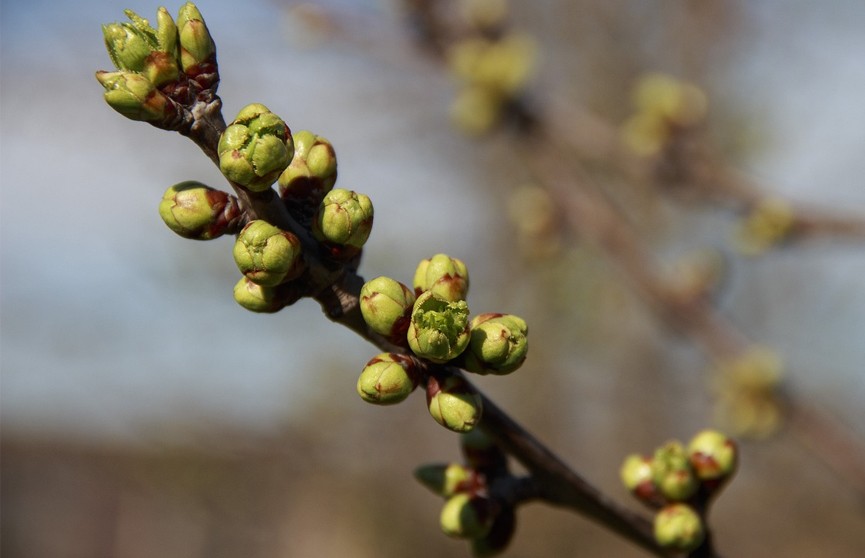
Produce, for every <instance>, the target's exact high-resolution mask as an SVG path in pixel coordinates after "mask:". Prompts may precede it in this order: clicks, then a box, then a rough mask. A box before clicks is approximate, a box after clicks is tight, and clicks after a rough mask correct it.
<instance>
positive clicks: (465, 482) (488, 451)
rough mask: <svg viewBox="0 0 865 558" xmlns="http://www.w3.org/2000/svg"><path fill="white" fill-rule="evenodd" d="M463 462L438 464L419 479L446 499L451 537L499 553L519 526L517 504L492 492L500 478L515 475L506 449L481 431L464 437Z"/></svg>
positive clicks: (422, 470) (443, 519)
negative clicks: (516, 512) (511, 469)
mask: <svg viewBox="0 0 865 558" xmlns="http://www.w3.org/2000/svg"><path fill="white" fill-rule="evenodd" d="M460 446H461V449H462V453H463V456H464V462H463V463H436V464H429V465H423V466H421V467H418V468H417V469H416V470H415V477H416V478H417V479H418V481H420V483H421V484H423V485H424V486H426V487H427V488H428V489H430V490H431V491H432V492H433V493H435V494H436V495H438V496H441V497H442V498H444V500H445V503H444V505H443V506H442V510H441V514H440V516H439V523H440V526H441V529H442V531H443V532H444V533H445V534H446V535H448V536H449V537H454V538H458V539H465V540H468V541H469V542H470V543H471V548H472V553H473V555H474V556H478V557H483V556H494V555H496V554H499V553H501V552H502V551H504V550H505V548H507V545H508V543H509V542H510V540H511V538H512V537H513V534H514V531H515V529H516V514H515V510H514V507H513V505H511V504H508V503H506V502H504V501H502V500H501V499H498V498H495V497H494V496H493V495H492V494H491V490H490V488H491V487H492V486H493V484H494V483H496V482H497V481H499V480H503V479H508V478H512V477H511V474H510V473H509V471H508V467H507V458H506V456H505V454H504V452H502V451H501V449H500V448H499V447H498V446H496V445H495V444H494V443H493V442H492V441H491V440H490V439H489V438H488V437H487V436H486V435H484V434H483V433H482V432H480V431H479V430H473V431H472V432H469V433H467V434H463V435H462V436H461V443H460Z"/></svg>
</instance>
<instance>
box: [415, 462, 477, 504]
mask: <svg viewBox="0 0 865 558" xmlns="http://www.w3.org/2000/svg"><path fill="white" fill-rule="evenodd" d="M414 476H415V478H416V479H417V480H418V481H420V483H421V484H423V485H424V486H426V487H427V488H429V489H430V490H432V491H433V492H435V493H436V494H438V495H439V496H444V497H445V498H448V497H450V496H453V495H454V494H456V493H458V492H464V491H466V489H468V488H471V487H473V486H474V483H475V478H474V477H475V475H474V473H473V472H472V471H471V470H470V469H467V468H466V467H463V466H462V465H460V464H459V463H449V464H435V465H423V466H421V467H418V468H417V469H415V471H414Z"/></svg>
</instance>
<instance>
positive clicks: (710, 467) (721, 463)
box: [688, 430, 738, 482]
mask: <svg viewBox="0 0 865 558" xmlns="http://www.w3.org/2000/svg"><path fill="white" fill-rule="evenodd" d="M688 456H689V457H690V460H691V466H692V467H693V469H694V473H695V474H696V475H697V478H698V479H700V480H701V481H703V482H706V481H710V482H711V481H724V480H726V479H728V478H729V477H731V476H732V475H733V473H735V472H736V465H737V462H738V449H737V447H736V443H735V442H734V441H733V440H732V439H731V438H729V437H727V436H725V435H724V434H722V433H720V432H718V431H717V430H703V431H702V432H700V433H698V434H697V435H696V436H694V437H693V438H692V439H691V441H690V443H689V444H688Z"/></svg>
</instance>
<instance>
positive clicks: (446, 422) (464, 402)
mask: <svg viewBox="0 0 865 558" xmlns="http://www.w3.org/2000/svg"><path fill="white" fill-rule="evenodd" d="M426 395H427V407H428V408H429V412H430V415H432V417H433V418H434V419H435V420H436V422H438V423H439V424H441V425H442V426H444V427H445V428H447V429H448V430H453V431H454V432H460V433H462V432H468V431H469V430H471V429H473V428H474V427H475V426H476V425H477V424H478V422H480V420H481V415H482V413H483V401H482V400H481V396H480V394H478V392H477V391H475V390H474V389H473V388H472V387H471V386H470V385H469V383H468V382H466V381H465V380H464V379H462V378H461V377H459V376H448V377H446V378H443V379H438V378H436V377H435V376H432V377H430V378H429V381H428V383H427V394H426Z"/></svg>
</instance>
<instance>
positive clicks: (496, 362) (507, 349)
mask: <svg viewBox="0 0 865 558" xmlns="http://www.w3.org/2000/svg"><path fill="white" fill-rule="evenodd" d="M470 328H471V338H470V341H469V348H468V350H467V351H466V352H465V353H464V359H465V368H466V370H469V371H471V372H476V373H478V374H490V373H491V374H509V373H511V372H513V371H514V370H516V369H517V368H519V367H520V366H521V365H522V364H523V361H525V360H526V354H527V353H528V350H529V342H528V339H527V338H526V334H527V333H528V326H527V325H526V322H525V320H523V319H522V318H519V317H517V316H514V315H512V314H493V313H490V314H481V315H479V316H476V317H475V318H474V319H473V320H472V321H471V325H470Z"/></svg>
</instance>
